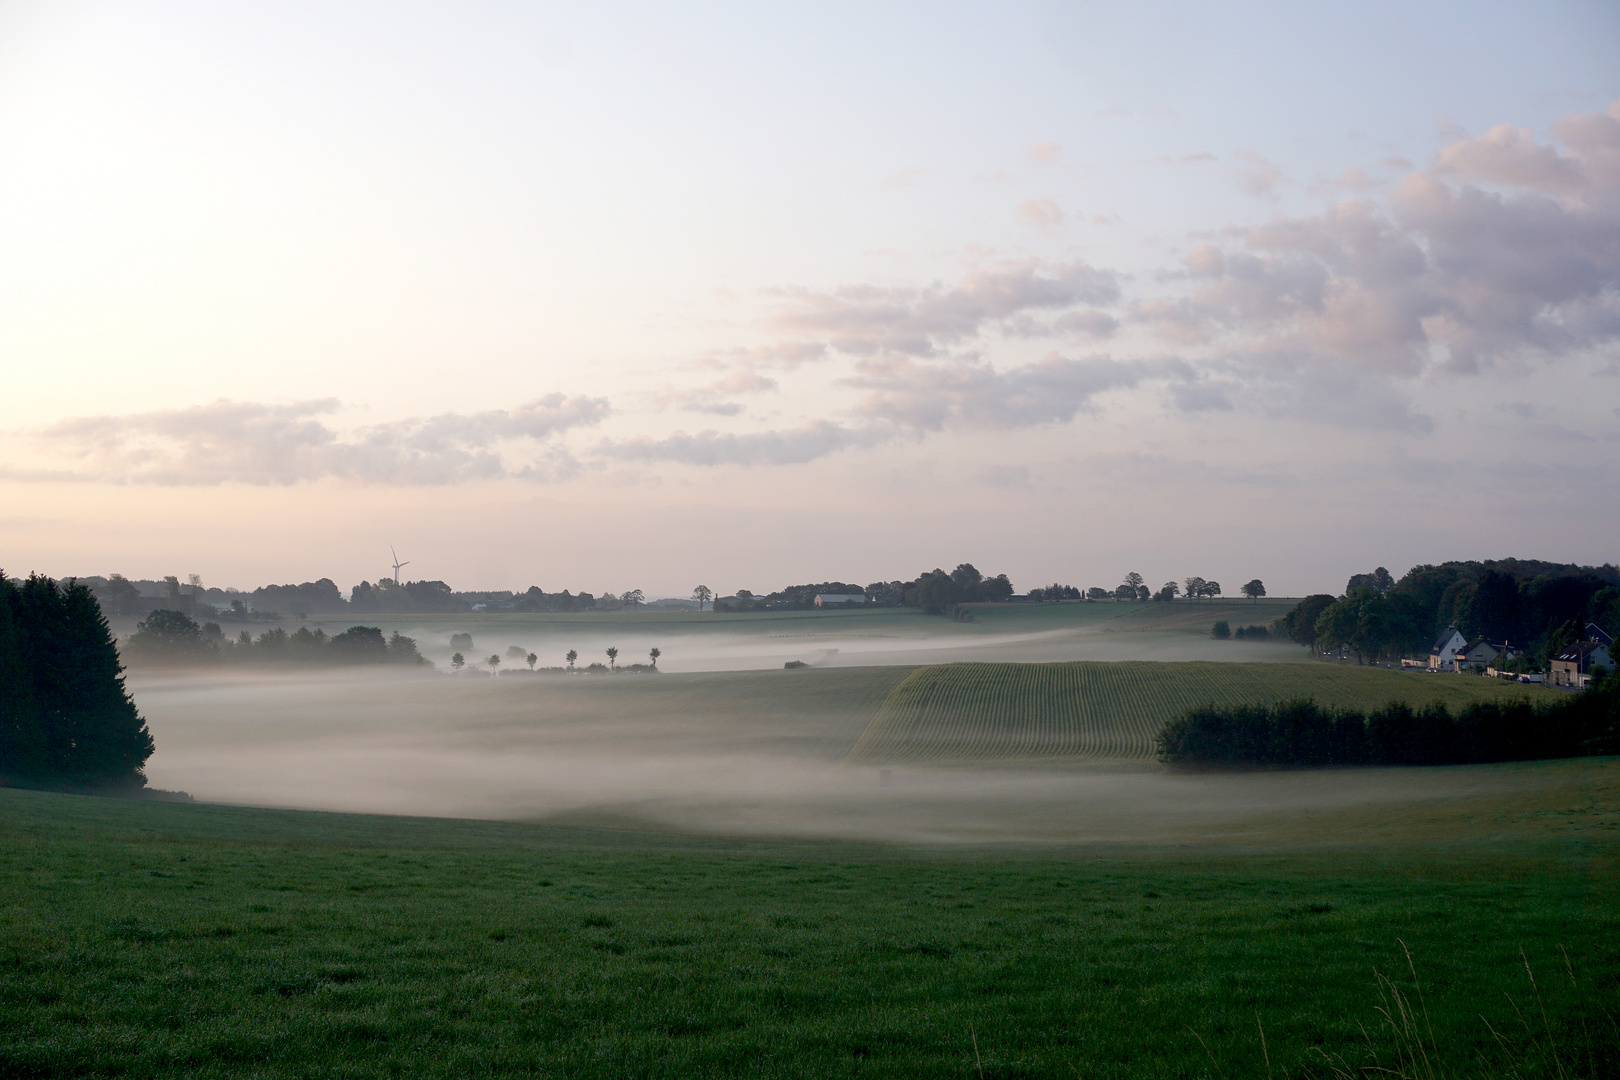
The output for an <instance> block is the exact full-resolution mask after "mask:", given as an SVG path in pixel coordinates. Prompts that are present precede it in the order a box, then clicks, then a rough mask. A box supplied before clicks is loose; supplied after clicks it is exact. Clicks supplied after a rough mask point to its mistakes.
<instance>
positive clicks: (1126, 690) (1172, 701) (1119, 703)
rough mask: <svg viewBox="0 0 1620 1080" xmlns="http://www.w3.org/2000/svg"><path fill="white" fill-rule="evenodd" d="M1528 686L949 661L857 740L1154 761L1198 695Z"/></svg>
mask: <svg viewBox="0 0 1620 1080" xmlns="http://www.w3.org/2000/svg"><path fill="white" fill-rule="evenodd" d="M1527 692H1538V693H1542V694H1545V693H1547V691H1543V690H1539V689H1538V688H1529V687H1517V686H1512V685H1506V684H1501V683H1496V682H1493V681H1489V680H1485V679H1480V678H1468V677H1464V676H1450V675H1446V676H1435V675H1414V674H1406V673H1401V672H1394V671H1386V670H1380V669H1371V668H1346V667H1337V666H1330V665H1326V664H1217V663H1151V662H1128V663H1097V662H1087V661H1079V662H1073V663H1059V664H992V663H963V664H941V665H936V666H933V667H925V668H919V669H917V670H916V671H914V672H913V673H912V674H911V675H910V676H908V677H907V678H906V679H905V680H903V681H902V682H901V683H900V684H899V685H898V686H896V687H895V688H894V690H893V691H891V692H890V694H889V696H888V698H887V699H886V700H885V701H884V703H883V705H882V707H881V708H879V710H878V712H877V715H876V716H875V717H874V718H873V720H872V722H871V724H869V725H868V726H867V729H866V731H865V732H864V733H862V735H861V737H860V739H859V740H857V741H856V743H855V746H854V747H853V748H852V749H851V751H850V754H849V759H850V760H851V761H854V762H872V763H875V762H892V763H907V762H911V763H923V762H946V761H952V762H968V761H995V760H1004V761H1005V760H1029V759H1036V758H1057V759H1070V760H1100V759H1115V760H1126V761H1146V760H1149V759H1151V758H1152V757H1153V753H1154V737H1155V736H1156V735H1157V734H1158V732H1159V729H1160V728H1161V727H1162V726H1163V725H1164V723H1165V722H1166V721H1168V720H1170V719H1172V718H1173V717H1176V716H1178V715H1180V714H1181V713H1183V712H1185V711H1186V710H1188V709H1191V708H1194V707H1196V706H1199V705H1207V704H1211V703H1213V704H1216V705H1236V704H1240V703H1244V702H1278V701H1285V700H1288V699H1291V698H1303V697H1309V698H1314V699H1315V700H1316V701H1318V702H1320V703H1322V704H1324V705H1333V706H1338V707H1343V708H1352V707H1353V708H1367V707H1373V706H1378V705H1382V704H1384V703H1386V702H1389V701H1395V700H1400V701H1407V702H1410V703H1412V704H1414V705H1418V704H1426V703H1428V702H1431V701H1443V702H1445V703H1446V704H1448V705H1449V706H1451V707H1453V708H1457V709H1460V708H1462V707H1464V706H1466V705H1467V704H1469V703H1470V702H1472V701H1477V700H1482V699H1486V698H1500V697H1504V696H1522V695H1524V694H1526V693H1527Z"/></svg>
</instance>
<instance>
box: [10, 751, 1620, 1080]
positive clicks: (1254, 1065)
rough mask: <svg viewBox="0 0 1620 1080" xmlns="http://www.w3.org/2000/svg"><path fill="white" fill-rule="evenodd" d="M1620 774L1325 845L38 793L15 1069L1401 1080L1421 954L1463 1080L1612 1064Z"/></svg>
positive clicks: (1593, 769) (17, 945)
mask: <svg viewBox="0 0 1620 1080" xmlns="http://www.w3.org/2000/svg"><path fill="white" fill-rule="evenodd" d="M1488 772H1489V770H1488V769H1486V770H1483V771H1480V775H1484V774H1485V773H1488ZM1615 772H1616V766H1615V764H1614V763H1613V762H1593V761H1585V762H1574V763H1567V764H1557V765H1553V764H1543V765H1541V766H1536V767H1534V768H1532V769H1530V771H1529V774H1528V775H1532V776H1533V777H1535V778H1536V783H1537V786H1536V788H1535V793H1534V794H1533V795H1531V796H1527V799H1528V801H1525V802H1523V803H1522V805H1520V807H1519V811H1518V813H1517V816H1516V818H1515V821H1516V827H1515V829H1514V830H1510V831H1506V832H1504V831H1503V830H1501V829H1500V828H1497V827H1494V826H1493V827H1491V828H1489V829H1486V830H1484V831H1481V829H1480V828H1479V826H1477V825H1475V824H1473V822H1474V821H1475V819H1476V818H1477V815H1469V814H1464V815H1462V816H1461V817H1459V818H1457V819H1456V820H1455V821H1454V823H1453V826H1452V828H1451V829H1450V831H1449V832H1448V833H1447V834H1446V835H1445V836H1444V837H1441V838H1439V839H1437V840H1433V841H1431V842H1426V843H1421V844H1413V843H1410V842H1405V843H1402V842H1396V843H1388V842H1383V841H1379V842H1376V843H1373V842H1366V841H1365V840H1363V841H1360V842H1354V843H1350V844H1347V845H1346V844H1337V845H1334V846H1332V847H1329V848H1321V849H1316V850H1304V851H1300V850H1295V851H1293V852H1292V853H1290V854H1288V855H1280V854H1267V853H1265V852H1264V851H1260V852H1258V853H1249V854H1242V853H1238V852H1235V851H1233V850H1231V849H1229V848H1222V847H1216V848H1211V849H1207V850H1205V851H1203V852H1201V853H1198V854H1188V853H1186V852H1184V851H1178V850H1177V849H1175V848H1164V847H1151V846H1150V847H1119V846H1109V847H1096V846H1093V847H1085V848H1076V849H1071V850H1063V851H1060V852H1047V853H1045V854H1042V855H1039V856H1032V855H1028V854H1025V855H1022V856H1020V855H1018V854H1016V850H1012V851H1009V850H1007V849H974V850H967V851H963V850H956V851H953V852H949V853H941V852H937V851H936V852H929V851H917V850H906V849H897V848H891V847H883V846H876V845H853V844H848V843H806V842H789V841H772V840H754V841H738V840H726V839H711V840H703V839H701V838H696V837H691V836H676V835H658V834H647V833H634V832H617V831H612V830H600V829H580V828H559V827H544V826H532V825H520V824H501V823H479V822H465V821H444V820H424V819H410V818H377V817H363V816H346V815H332V814H314V813H299V812H289V811H267V810H252V809H242V808H226V807H214V806H203V805H173V804H143V803H131V802H123V801H110V800H97V799H87V798H77V797H71V796H61V795H48V794H37V793H27V792H17V791H0V1075H5V1076H39V1077H45V1076H123V1077H146V1076H176V1075H194V1076H201V1077H226V1076H230V1077H238V1076H240V1077H248V1076H252V1077H284V1076H285V1077H373V1076H376V1077H381V1076H399V1075H410V1076H455V1077H463V1076H519V1075H521V1076H557V1077H624V1076H658V1077H666V1076H667V1077H684V1076H795V1077H800V1076H802V1077H810V1076H814V1077H839V1076H851V1077H854V1076H860V1077H876V1076H905V1077H918V1076H939V1077H962V1078H971V1077H976V1076H981V1075H982V1076H984V1077H1060V1076H1062V1077H1068V1076H1073V1075H1076V1074H1078V1075H1080V1076H1083V1077H1087V1078H1105V1077H1121V1078H1123V1077H1161V1076H1162V1077H1187V1076H1211V1077H1220V1076H1227V1077H1237V1076H1265V1075H1274V1076H1279V1077H1281V1076H1295V1077H1298V1076H1303V1075H1328V1074H1329V1068H1328V1065H1327V1061H1326V1059H1325V1058H1324V1057H1323V1055H1329V1056H1338V1057H1342V1058H1343V1059H1344V1060H1345V1061H1346V1062H1348V1063H1350V1064H1353V1065H1356V1066H1360V1065H1365V1064H1370V1063H1371V1058H1369V1057H1368V1054H1369V1052H1376V1053H1377V1054H1378V1055H1379V1058H1378V1060H1379V1061H1380V1062H1381V1063H1382V1064H1384V1065H1389V1064H1392V1063H1393V1058H1392V1055H1393V1054H1394V1052H1395V1047H1394V1044H1393V1042H1392V1040H1391V1038H1390V1036H1389V1034H1388V1032H1386V1031H1385V1030H1383V1029H1381V1028H1380V1026H1379V1016H1378V1013H1377V1011H1376V1010H1377V1006H1378V1005H1379V998H1378V993H1377V987H1376V985H1375V979H1376V975H1377V974H1379V973H1381V974H1383V975H1386V976H1388V977H1390V978H1392V979H1394V980H1395V982H1396V983H1397V984H1398V985H1399V986H1400V987H1401V988H1403V989H1404V990H1405V991H1406V992H1407V993H1408V994H1411V995H1412V996H1413V999H1414V1001H1416V999H1417V995H1416V994H1415V993H1414V990H1415V987H1414V986H1413V984H1412V977H1411V975H1410V973H1409V972H1408V970H1407V966H1406V959H1405V956H1404V953H1403V945H1402V943H1403V942H1404V944H1405V946H1407V947H1410V949H1411V950H1412V954H1413V957H1414V958H1415V962H1416V965H1417V972H1418V974H1419V975H1420V976H1421V977H1422V1001H1423V1003H1424V1008H1425V1013H1426V1023H1427V1024H1428V1025H1431V1026H1432V1029H1433V1040H1432V1041H1433V1043H1434V1045H1435V1052H1436V1053H1437V1054H1439V1055H1440V1057H1441V1058H1442V1059H1443V1060H1442V1062H1441V1064H1442V1065H1443V1066H1445V1067H1448V1068H1466V1067H1469V1066H1470V1064H1471V1062H1472V1061H1473V1059H1474V1056H1475V1055H1476V1054H1479V1055H1484V1056H1485V1060H1487V1061H1490V1062H1501V1061H1502V1060H1504V1058H1503V1056H1502V1053H1501V1051H1500V1050H1499V1049H1498V1048H1497V1046H1496V1043H1495V1041H1494V1040H1493V1038H1492V1036H1491V1032H1490V1030H1489V1029H1488V1028H1487V1027H1486V1022H1487V1021H1489V1023H1490V1024H1491V1025H1492V1026H1493V1027H1494V1028H1495V1029H1496V1030H1497V1031H1499V1032H1501V1033H1503V1035H1504V1037H1505V1039H1506V1041H1507V1043H1508V1044H1509V1047H1510V1050H1511V1053H1512V1055H1514V1056H1516V1057H1518V1058H1520V1059H1521V1061H1520V1065H1521V1073H1520V1074H1522V1075H1545V1076H1551V1075H1555V1072H1554V1069H1553V1067H1552V1065H1551V1063H1550V1062H1549V1061H1548V1059H1547V1056H1546V1054H1547V1051H1548V1050H1549V1048H1550V1047H1553V1046H1556V1047H1557V1051H1558V1053H1559V1055H1560V1056H1561V1058H1562V1061H1563V1067H1564V1068H1565V1070H1566V1074H1567V1075H1604V1074H1610V1075H1612V1072H1610V1070H1612V1069H1614V1068H1615V1067H1617V1066H1620V1061H1617V1060H1616V1058H1615V1056H1614V1054H1615V1048H1616V1039H1615V1036H1614V1027H1613V1023H1614V1015H1615V1011H1616V1007H1617V991H1616V987H1617V986H1620V947H1617V945H1616V942H1617V941H1620V936H1617V935H1620V905H1617V904H1616V903H1615V897H1616V885H1617V877H1616V871H1617V865H1616V860H1615V854H1616V845H1615V840H1616V833H1615V826H1616V824H1617V823H1620V815H1617V813H1616V811H1617V810H1620V800H1617V794H1620V789H1617V784H1616V782H1615V780H1616V777H1615ZM1464 801H1466V800H1464ZM1389 824H1394V825H1396V826H1398V825H1399V821H1396V820H1393V819H1392V820H1391V821H1388V822H1386V825H1389ZM1357 835H1358V836H1362V837H1365V836H1368V835H1374V834H1373V833H1367V832H1360V831H1358V833H1357ZM1252 839H1253V838H1252V837H1251V840H1252ZM1521 949H1522V950H1523V955H1524V956H1525V957H1527V958H1528V959H1529V961H1530V963H1531V965H1532V967H1533V970H1534V972H1535V976H1536V979H1537V985H1538V986H1539V987H1540V998H1539V1001H1538V998H1537V995H1536V993H1535V991H1534V990H1533V989H1532V987H1531V985H1530V984H1529V982H1528V980H1527V977H1526V974H1525V970H1524V967H1523V962H1522V960H1521V952H1520V950H1521ZM1562 949H1567V950H1568V955H1569V958H1570V961H1571V964H1572V967H1573V972H1574V975H1575V978H1576V980H1577V982H1578V985H1577V986H1575V987H1573V988H1572V987H1571V985H1570V980H1569V976H1568V974H1567V973H1566V971H1565V968H1564V959H1563V953H1562V952H1561V950H1562ZM1505 995H1510V996H1511V1001H1510V1000H1509V997H1508V996H1505ZM1542 1009H1545V1011H1546V1015H1547V1018H1548V1019H1547V1021H1546V1022H1545V1023H1544V1022H1543V1020H1542V1018H1541V1011H1540V1010H1542ZM1515 1010H1518V1012H1519V1013H1522V1014H1523V1017H1524V1020H1525V1022H1526V1024H1521V1023H1520V1021H1519V1019H1518V1018H1517V1016H1516V1013H1515ZM1526 1025H1527V1026H1526ZM1362 1026H1365V1028H1366V1029H1367V1031H1368V1032H1370V1034H1371V1041H1370V1043H1369V1042H1368V1040H1367V1039H1366V1038H1365V1037H1364V1036H1363V1033H1362ZM1262 1027H1263V1031H1264V1045H1262V1039H1261V1030H1262ZM1583 1028H1584V1030H1583ZM1549 1034H1550V1036H1551V1040H1550V1041H1549ZM1531 1036H1534V1038H1535V1039H1536V1040H1537V1042H1538V1043H1539V1046H1540V1049H1539V1050H1538V1049H1537V1048H1536V1047H1535V1046H1532V1045H1531ZM1593 1053H1596V1054H1598V1055H1607V1056H1600V1057H1598V1058H1596V1059H1594V1058H1593V1057H1592V1056H1591V1055H1592V1054H1593ZM1071 1069H1072V1071H1071ZM1483 1073H1484V1074H1486V1075H1490V1074H1493V1073H1491V1072H1490V1071H1489V1070H1484V1071H1483ZM1448 1075H1449V1073H1448ZM1470 1075H1474V1074H1473V1073H1470Z"/></svg>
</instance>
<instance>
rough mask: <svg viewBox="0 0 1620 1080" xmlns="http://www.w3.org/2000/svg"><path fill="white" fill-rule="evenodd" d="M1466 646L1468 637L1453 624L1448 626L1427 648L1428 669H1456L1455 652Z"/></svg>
mask: <svg viewBox="0 0 1620 1080" xmlns="http://www.w3.org/2000/svg"><path fill="white" fill-rule="evenodd" d="M1467 648H1468V639H1467V638H1465V637H1463V636H1462V631H1461V630H1458V629H1457V628H1456V627H1455V626H1448V627H1446V628H1445V630H1444V631H1443V632H1442V633H1441V634H1440V637H1439V638H1438V639H1436V640H1435V643H1434V646H1433V647H1432V648H1430V649H1429V670H1430V671H1456V670H1457V654H1458V653H1459V652H1461V651H1463V650H1465V649H1467Z"/></svg>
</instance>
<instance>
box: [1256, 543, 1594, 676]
mask: <svg viewBox="0 0 1620 1080" xmlns="http://www.w3.org/2000/svg"><path fill="white" fill-rule="evenodd" d="M1588 622H1593V623H1596V624H1598V625H1599V626H1601V627H1603V628H1604V629H1605V630H1606V631H1608V632H1609V633H1610V634H1620V571H1616V570H1615V568H1614V567H1610V566H1604V567H1600V568H1592V567H1572V566H1561V565H1556V564H1548V563H1535V562H1530V561H1528V560H1518V559H1506V560H1501V561H1500V562H1495V563H1445V564H1443V565H1441V566H1427V565H1425V566H1416V567H1413V568H1412V569H1411V570H1409V571H1407V573H1406V574H1405V575H1404V576H1402V577H1401V578H1400V579H1399V580H1398V581H1397V580H1395V579H1394V578H1393V577H1392V576H1391V575H1390V573H1389V571H1388V570H1386V569H1384V568H1383V567H1379V568H1378V569H1377V570H1375V571H1373V572H1372V573H1370V574H1357V575H1355V576H1354V577H1352V578H1351V579H1350V580H1349V582H1347V583H1346V588H1345V592H1344V594H1343V595H1341V596H1338V597H1334V596H1330V595H1328V594H1326V593H1317V594H1314V595H1311V596H1307V597H1305V599H1303V600H1301V601H1300V603H1299V604H1298V605H1297V606H1296V607H1295V608H1294V609H1293V610H1292V611H1290V612H1289V613H1288V614H1287V615H1284V616H1283V617H1282V618H1281V619H1279V620H1278V621H1277V623H1276V625H1275V626H1274V627H1273V629H1274V631H1275V632H1276V633H1278V634H1279V635H1282V636H1286V637H1287V638H1288V639H1289V640H1291V641H1294V642H1296V643H1298V644H1300V645H1303V646H1305V647H1306V648H1308V649H1312V650H1318V649H1321V650H1326V649H1335V648H1339V647H1341V646H1342V647H1346V648H1348V649H1350V651H1352V652H1353V653H1354V654H1355V655H1356V658H1357V660H1358V661H1363V662H1364V661H1366V660H1368V659H1373V660H1376V659H1377V658H1379V657H1380V656H1384V655H1395V656H1399V655H1402V654H1423V653H1426V652H1427V651H1428V649H1429V646H1430V645H1431V644H1432V643H1433V642H1434V640H1435V638H1436V637H1438V636H1439V634H1440V633H1441V631H1443V630H1444V629H1445V628H1446V627H1447V626H1455V627H1457V628H1458V629H1459V630H1460V631H1462V633H1463V634H1464V636H1466V637H1468V638H1470V639H1472V638H1478V637H1483V638H1485V639H1487V640H1488V641H1491V642H1493V643H1496V644H1503V645H1507V644H1511V645H1515V646H1518V647H1519V648H1520V649H1522V650H1523V651H1524V654H1525V657H1526V660H1525V664H1526V666H1528V667H1532V668H1534V669H1536V670H1539V669H1541V668H1543V667H1545V666H1546V663H1547V658H1548V656H1550V655H1552V654H1554V653H1556V652H1557V651H1558V650H1559V649H1560V648H1562V647H1564V646H1565V645H1567V644H1569V643H1570V642H1573V641H1578V640H1580V638H1581V637H1582V631H1583V628H1584V627H1585V625H1586V624H1587V623H1588Z"/></svg>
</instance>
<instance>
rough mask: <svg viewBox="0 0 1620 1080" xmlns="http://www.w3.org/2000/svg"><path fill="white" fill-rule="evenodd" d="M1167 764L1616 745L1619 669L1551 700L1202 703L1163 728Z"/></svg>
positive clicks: (1429, 759)
mask: <svg viewBox="0 0 1620 1080" xmlns="http://www.w3.org/2000/svg"><path fill="white" fill-rule="evenodd" d="M1158 744H1159V749H1158V757H1159V760H1160V761H1162V762H1164V763H1166V764H1169V765H1191V764H1202V765H1273V766H1283V767H1294V768H1298V767H1303V766H1320V765H1463V764H1478V763H1484V762H1494V761H1535V760H1539V759H1542V758H1560V757H1578V756H1581V755H1584V754H1612V753H1615V752H1616V751H1617V750H1620V678H1614V677H1611V678H1608V679H1606V680H1604V681H1603V682H1601V683H1598V684H1596V685H1594V686H1593V688H1591V689H1589V690H1587V691H1585V692H1584V693H1581V694H1579V695H1576V696H1574V697H1571V698H1568V699H1566V700H1564V701H1560V702H1557V703H1555V704H1552V705H1546V706H1536V705H1532V704H1530V703H1529V702H1507V703H1502V702H1479V703H1476V704H1473V705H1470V706H1468V707H1467V708H1466V709H1464V710H1463V711H1462V712H1461V713H1460V714H1458V715H1456V716H1453V715H1452V714H1451V711H1450V710H1449V709H1447V708H1446V707H1445V706H1444V705H1440V704H1435V705H1428V706H1424V707H1423V708H1420V709H1414V708H1413V707H1412V706H1410V705H1407V704H1405V703H1404V702H1391V703H1390V704H1388V705H1385V706H1383V707H1382V708H1379V709H1374V710H1373V711H1371V712H1369V713H1361V712H1359V711H1356V710H1341V709H1331V708H1326V707H1324V706H1321V705H1318V704H1317V703H1316V702H1315V701H1311V700H1297V701H1287V702H1283V703H1281V704H1278V705H1263V704H1262V705H1234V706H1230V707H1219V706H1215V705H1204V706H1201V707H1199V708H1196V709H1191V710H1189V711H1188V712H1186V713H1185V714H1183V715H1182V716H1179V717H1177V718H1176V719H1174V720H1172V721H1170V722H1169V723H1168V724H1166V725H1165V726H1164V728H1163V729H1162V730H1161V731H1160V732H1159V737H1158Z"/></svg>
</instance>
